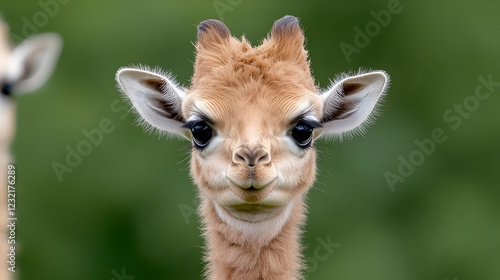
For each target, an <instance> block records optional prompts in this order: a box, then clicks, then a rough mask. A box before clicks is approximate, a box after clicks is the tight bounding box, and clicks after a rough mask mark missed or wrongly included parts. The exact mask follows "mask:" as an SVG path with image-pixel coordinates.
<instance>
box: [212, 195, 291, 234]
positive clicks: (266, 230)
mask: <svg viewBox="0 0 500 280" xmlns="http://www.w3.org/2000/svg"><path fill="white" fill-rule="evenodd" d="M213 203H214V205H215V209H216V211H217V214H218V215H219V217H220V218H221V219H222V221H224V222H225V223H227V224H228V225H229V226H231V227H232V228H234V229H236V230H238V231H240V232H242V233H243V234H244V235H245V236H248V237H249V238H251V239H253V240H255V241H257V242H261V243H263V244H266V243H269V241H271V240H272V239H273V238H274V237H276V235H278V233H279V232H280V231H281V229H282V228H283V226H284V225H285V223H286V222H287V221H288V218H289V217H290V213H291V211H292V207H293V201H290V202H289V203H288V204H286V205H284V206H281V207H277V208H276V209H275V210H274V211H269V212H266V213H259V214H249V213H242V212H238V211H231V210H229V209H228V208H226V207H224V206H221V205H219V204H218V203H217V202H215V201H214V202H213Z"/></svg>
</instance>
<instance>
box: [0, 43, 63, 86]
mask: <svg viewBox="0 0 500 280" xmlns="http://www.w3.org/2000/svg"><path fill="white" fill-rule="evenodd" d="M61 48H62V39H61V37H60V36H59V35H57V34H54V33H45V34H40V35H36V36H33V37H31V38H28V39H26V40H25V41H23V42H22V43H21V44H20V45H19V46H17V47H16V48H15V49H14V50H13V52H12V56H11V58H10V59H9V62H8V64H7V69H6V71H5V81H4V82H5V83H6V84H7V85H9V86H10V89H9V90H11V91H12V92H13V93H16V94H20V93H25V92H29V91H33V90H36V89H38V88H39V87H41V86H42V85H43V84H44V83H45V82H46V81H47V79H48V78H49V77H50V75H51V74H52V72H53V71H54V68H55V66H56V63H57V60H58V58H59V54H60V53H61Z"/></svg>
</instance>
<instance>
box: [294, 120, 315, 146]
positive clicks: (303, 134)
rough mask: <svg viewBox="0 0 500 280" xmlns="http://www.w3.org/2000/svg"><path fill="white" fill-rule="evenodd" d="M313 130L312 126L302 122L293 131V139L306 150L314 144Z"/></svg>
mask: <svg viewBox="0 0 500 280" xmlns="http://www.w3.org/2000/svg"><path fill="white" fill-rule="evenodd" d="M313 129H314V128H313V127H312V126H310V125H308V124H306V123H304V122H302V121H301V122H299V123H298V124H297V125H295V127H294V128H293V129H292V137H293V139H294V140H295V142H296V143H297V144H298V145H299V146H300V147H302V148H306V147H307V146H309V144H311V142H312V134H313Z"/></svg>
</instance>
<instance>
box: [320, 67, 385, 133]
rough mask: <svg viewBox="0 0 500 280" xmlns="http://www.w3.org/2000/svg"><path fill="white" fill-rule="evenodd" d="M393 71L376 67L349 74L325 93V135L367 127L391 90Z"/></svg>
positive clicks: (323, 118) (323, 122) (323, 131)
mask: <svg viewBox="0 0 500 280" xmlns="http://www.w3.org/2000/svg"><path fill="white" fill-rule="evenodd" d="M388 84H389V75H387V74H386V73H385V72H383V71H374V72H370V73H365V74H359V75H356V76H352V77H347V78H344V79H342V80H340V81H339V82H337V83H334V85H333V86H332V87H331V88H330V89H329V90H327V91H326V92H324V93H323V94H322V100H323V117H322V120H321V123H322V124H323V128H322V129H321V133H322V135H328V134H330V135H332V134H333V135H335V134H336V135H342V134H343V133H348V132H352V131H356V130H363V126H364V124H366V123H369V122H370V120H371V117H372V116H373V115H374V114H376V113H377V112H376V111H377V106H378V104H379V103H380V100H381V97H382V96H383V95H384V93H385V92H386V90H387V87H388Z"/></svg>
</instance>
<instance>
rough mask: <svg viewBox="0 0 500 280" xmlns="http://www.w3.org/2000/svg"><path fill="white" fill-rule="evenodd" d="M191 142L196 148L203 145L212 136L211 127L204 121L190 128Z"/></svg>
mask: <svg viewBox="0 0 500 280" xmlns="http://www.w3.org/2000/svg"><path fill="white" fill-rule="evenodd" d="M191 132H192V133H193V142H194V145H195V146H196V147H197V148H203V147H205V146H206V145H207V144H208V142H209V141H210V139H211V138H212V129H211V128H210V126H208V124H206V123H205V122H199V123H197V124H195V125H194V126H193V127H192V128H191Z"/></svg>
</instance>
